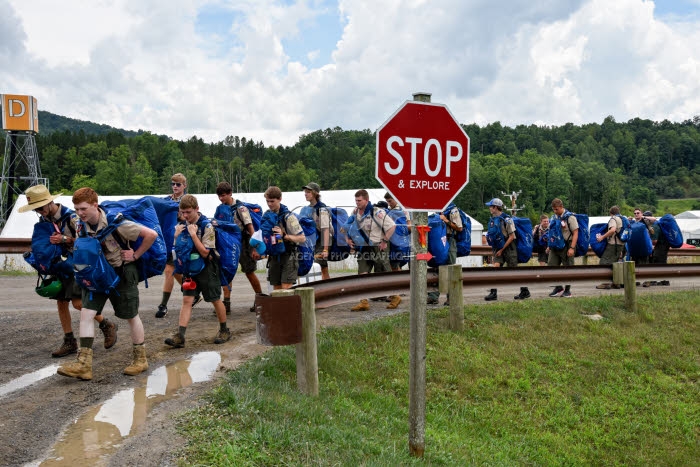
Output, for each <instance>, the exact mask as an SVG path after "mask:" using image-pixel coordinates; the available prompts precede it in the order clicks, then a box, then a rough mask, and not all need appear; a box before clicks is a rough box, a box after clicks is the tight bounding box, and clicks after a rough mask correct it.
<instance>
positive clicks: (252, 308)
mask: <svg viewBox="0 0 700 467" xmlns="http://www.w3.org/2000/svg"><path fill="white" fill-rule="evenodd" d="M248 311H250V312H251V313H255V304H253V306H251V307H250V310H248Z"/></svg>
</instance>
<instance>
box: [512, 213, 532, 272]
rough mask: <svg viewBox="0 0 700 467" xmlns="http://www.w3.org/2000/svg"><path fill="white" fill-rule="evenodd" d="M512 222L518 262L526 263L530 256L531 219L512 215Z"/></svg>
mask: <svg viewBox="0 0 700 467" xmlns="http://www.w3.org/2000/svg"><path fill="white" fill-rule="evenodd" d="M513 223H514V224H515V249H516V250H517V252H518V263H527V262H528V261H530V258H532V221H530V219H529V218H527V217H513Z"/></svg>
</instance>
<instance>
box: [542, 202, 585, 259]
mask: <svg viewBox="0 0 700 467" xmlns="http://www.w3.org/2000/svg"><path fill="white" fill-rule="evenodd" d="M571 216H574V218H575V219H576V221H577V222H578V237H577V240H576V245H573V246H572V245H569V244H568V242H567V241H566V240H565V239H564V232H563V229H562V223H566V225H567V230H569V231H571V229H570V227H569V226H570V225H571V221H570V218H571ZM548 237H549V238H548V245H549V248H550V249H551V250H556V251H561V250H563V249H564V248H567V247H571V248H574V256H575V257H577V256H585V255H586V253H587V252H588V247H589V245H590V232H589V231H588V216H587V215H586V214H576V213H572V212H570V211H567V210H564V213H563V214H562V215H561V217H560V218H559V219H558V218H557V217H556V215H552V217H551V218H550V219H549V230H548Z"/></svg>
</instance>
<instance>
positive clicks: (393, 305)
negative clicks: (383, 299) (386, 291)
mask: <svg viewBox="0 0 700 467" xmlns="http://www.w3.org/2000/svg"><path fill="white" fill-rule="evenodd" d="M399 303H401V297H399V296H398V295H392V296H391V303H389V304H388V305H387V306H386V309H387V310H393V309H395V308H398V307H399Z"/></svg>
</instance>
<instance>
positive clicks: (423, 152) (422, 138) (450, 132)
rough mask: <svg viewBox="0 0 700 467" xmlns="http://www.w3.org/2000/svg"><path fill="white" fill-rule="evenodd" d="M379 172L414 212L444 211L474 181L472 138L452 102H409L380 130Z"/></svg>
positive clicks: (377, 160) (386, 183)
mask: <svg viewBox="0 0 700 467" xmlns="http://www.w3.org/2000/svg"><path fill="white" fill-rule="evenodd" d="M375 176H376V177H377V180H379V182H380V183H381V184H382V185H384V188H386V189H387V191H389V193H391V194H392V196H393V197H394V199H395V200H396V202H398V203H399V204H400V205H401V206H403V208H404V209H407V210H411V211H442V210H443V209H444V208H445V207H447V205H448V204H449V203H450V202H451V201H452V200H453V199H454V198H455V197H456V196H457V194H459V192H460V191H462V188H464V187H465V186H466V184H467V183H468V182H469V136H467V134H466V133H465V132H464V130H463V129H462V127H461V126H460V125H459V123H457V121H456V120H455V118H454V117H453V116H452V114H451V113H450V111H449V110H448V109H447V107H446V106H444V105H441V104H431V103H426V102H417V101H406V102H404V104H403V105H402V106H401V107H399V109H398V110H397V111H396V112H394V114H393V115H392V116H391V117H390V118H389V119H388V120H387V121H386V122H385V123H384V124H383V125H382V126H381V127H380V128H379V130H377V158H376V171H375Z"/></svg>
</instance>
